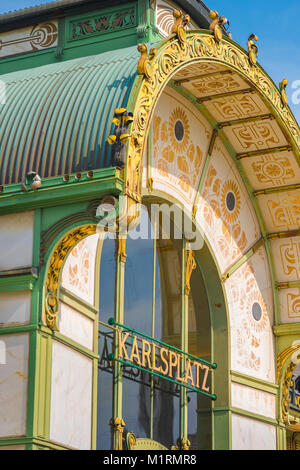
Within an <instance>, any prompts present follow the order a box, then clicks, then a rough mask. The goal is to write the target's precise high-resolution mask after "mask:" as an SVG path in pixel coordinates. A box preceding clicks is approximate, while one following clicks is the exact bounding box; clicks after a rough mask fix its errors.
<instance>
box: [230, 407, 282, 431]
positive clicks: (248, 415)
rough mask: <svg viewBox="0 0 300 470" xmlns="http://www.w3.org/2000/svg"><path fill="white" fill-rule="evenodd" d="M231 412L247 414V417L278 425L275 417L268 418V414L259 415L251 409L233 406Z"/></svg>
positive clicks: (241, 414)
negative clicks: (246, 409)
mask: <svg viewBox="0 0 300 470" xmlns="http://www.w3.org/2000/svg"><path fill="white" fill-rule="evenodd" d="M231 413H232V414H236V415H240V416H245V417H246V418H250V419H254V420H255V421H261V422H263V423H267V424H272V425H273V426H276V427H277V425H278V423H277V421H276V420H275V419H272V418H267V417H266V416H262V415H258V414H256V413H251V412H250V411H245V410H241V409H240V408H231Z"/></svg>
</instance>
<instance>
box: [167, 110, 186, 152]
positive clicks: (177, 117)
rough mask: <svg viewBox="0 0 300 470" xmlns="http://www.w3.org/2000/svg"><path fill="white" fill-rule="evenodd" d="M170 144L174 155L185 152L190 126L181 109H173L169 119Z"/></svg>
mask: <svg viewBox="0 0 300 470" xmlns="http://www.w3.org/2000/svg"><path fill="white" fill-rule="evenodd" d="M169 137H170V143H171V145H172V147H173V148H174V150H175V152H176V153H183V152H185V151H186V149H187V147H188V144H189V140H190V125H189V121H188V118H187V115H186V113H185V112H184V110H183V109H182V108H175V109H174V111H173V112H172V114H171V117H170V119H169Z"/></svg>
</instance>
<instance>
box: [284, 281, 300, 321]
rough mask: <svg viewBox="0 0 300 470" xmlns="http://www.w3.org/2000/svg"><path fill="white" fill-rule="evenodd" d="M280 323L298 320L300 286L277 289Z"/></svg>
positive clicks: (299, 315) (299, 312) (299, 316)
mask: <svg viewBox="0 0 300 470" xmlns="http://www.w3.org/2000/svg"><path fill="white" fill-rule="evenodd" d="M279 303H280V314H281V323H298V322H300V288H299V287H296V288H294V289H282V290H280V291H279Z"/></svg>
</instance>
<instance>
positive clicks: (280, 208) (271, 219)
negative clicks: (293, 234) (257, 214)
mask: <svg viewBox="0 0 300 470" xmlns="http://www.w3.org/2000/svg"><path fill="white" fill-rule="evenodd" d="M258 202H259V205H260V208H261V210H262V213H263V215H264V220H265V224H266V228H267V231H268V232H269V233H273V232H281V231H287V230H297V229H298V228H299V227H300V194H299V191H291V192H287V193H274V194H264V195H262V196H259V197H258Z"/></svg>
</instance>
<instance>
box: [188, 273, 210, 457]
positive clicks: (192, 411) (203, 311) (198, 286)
mask: <svg viewBox="0 0 300 470" xmlns="http://www.w3.org/2000/svg"><path fill="white" fill-rule="evenodd" d="M188 352H189V353H190V354H192V355H193V356H197V357H200V358H201V359H204V360H206V361H208V362H211V324H210V313H209V305H208V300H207V295H206V290H205V285H204V281H203V278H202V275H201V271H200V269H199V268H198V267H197V268H196V269H195V270H194V271H193V273H192V277H191V294H190V298H189V351H188ZM202 378H203V377H202ZM210 380H211V374H210V373H209V379H208V382H207V386H209V385H210ZM188 402H189V404H188V435H189V440H190V441H191V450H194V449H199V450H209V449H211V446H212V417H211V400H210V398H208V397H205V396H203V395H201V394H199V393H196V392H189V393H188Z"/></svg>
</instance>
